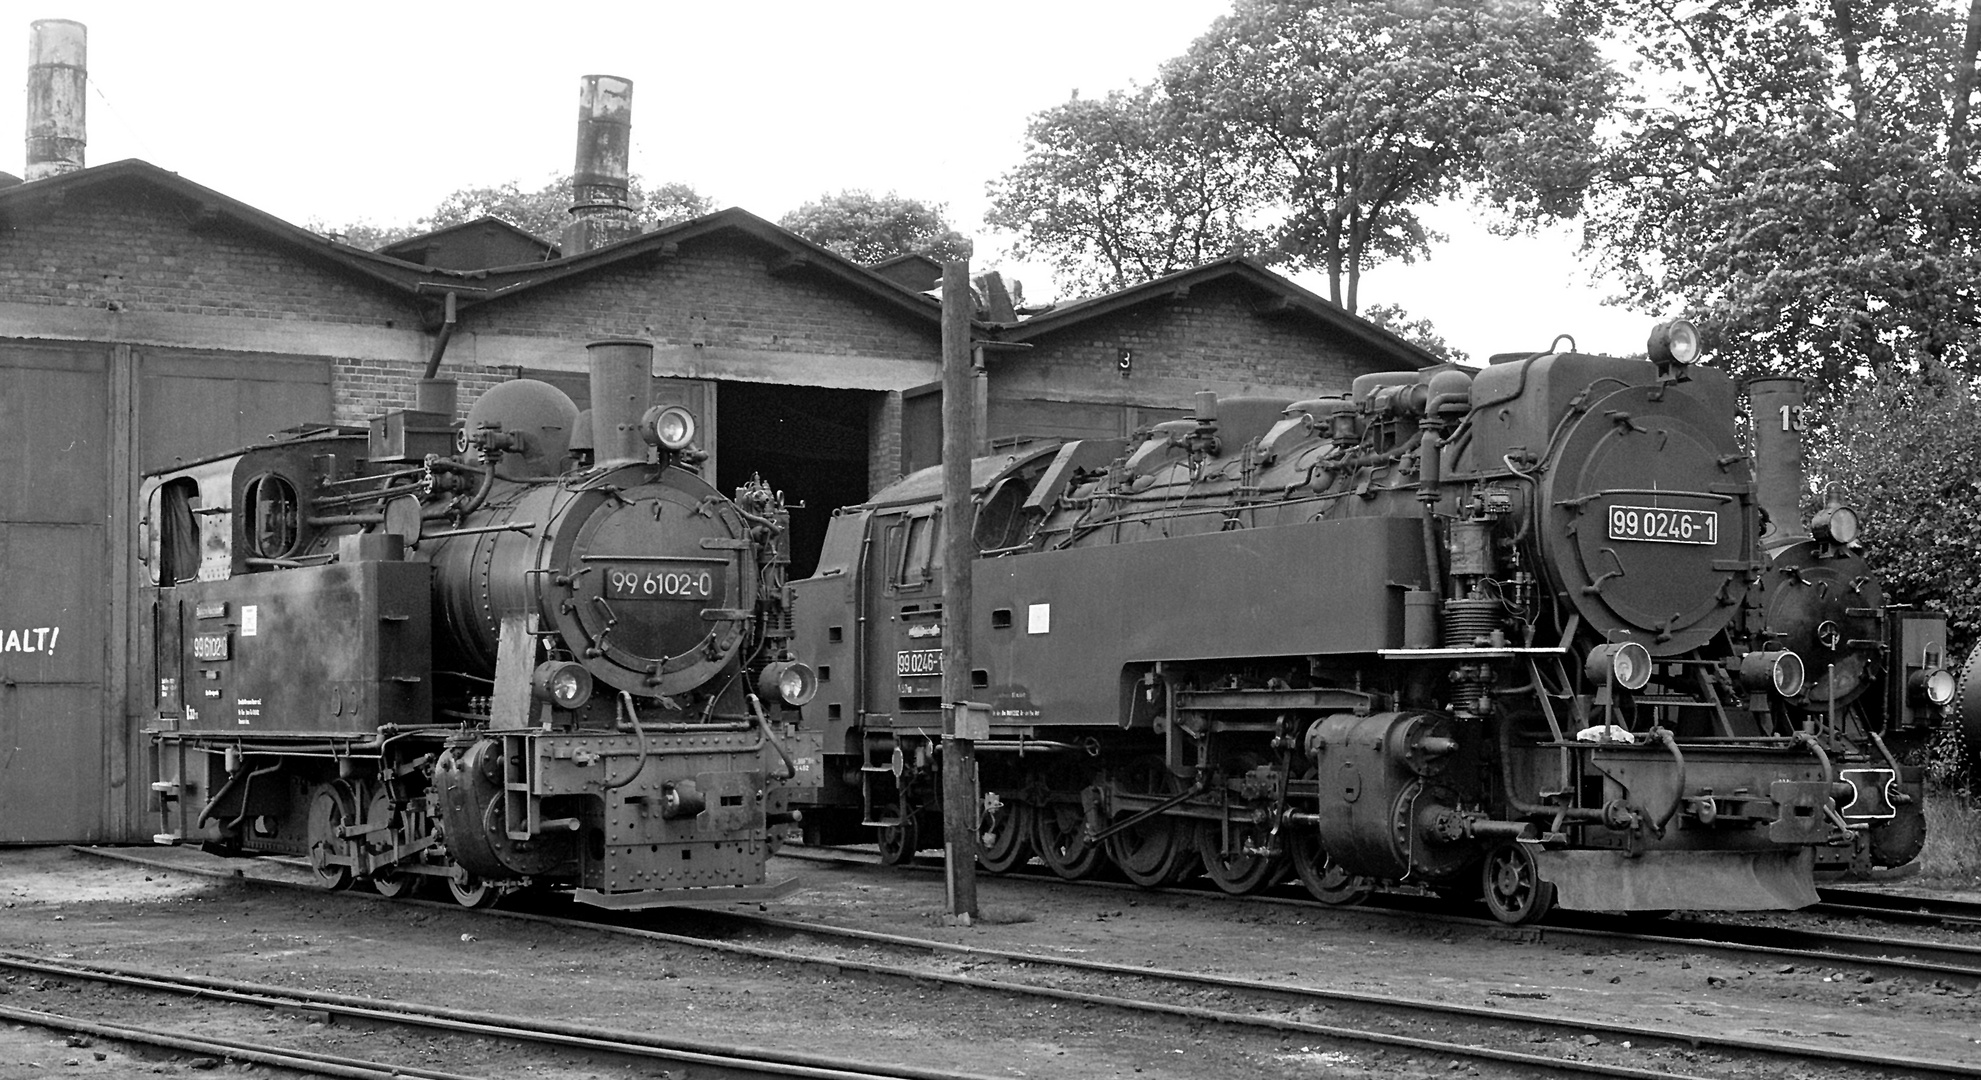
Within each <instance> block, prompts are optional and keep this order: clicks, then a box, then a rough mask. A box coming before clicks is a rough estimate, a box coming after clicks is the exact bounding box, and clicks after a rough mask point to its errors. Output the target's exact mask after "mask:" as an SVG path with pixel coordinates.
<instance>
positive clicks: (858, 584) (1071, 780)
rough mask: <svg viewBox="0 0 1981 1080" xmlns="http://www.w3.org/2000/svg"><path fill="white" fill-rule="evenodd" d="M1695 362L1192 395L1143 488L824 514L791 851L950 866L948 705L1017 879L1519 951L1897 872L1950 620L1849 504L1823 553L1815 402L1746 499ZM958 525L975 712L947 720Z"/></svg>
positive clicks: (1058, 469) (928, 479)
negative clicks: (1129, 886) (943, 770)
mask: <svg viewBox="0 0 1981 1080" xmlns="http://www.w3.org/2000/svg"><path fill="white" fill-rule="evenodd" d="M1559 343H1560V341H1559V339H1558V341H1557V344H1559ZM1697 351H1698V347H1697V336H1696V333H1695V332H1694V331H1693V330H1692V328H1691V327H1690V326H1689V325H1688V324H1685V323H1668V324H1661V325H1660V327H1659V328H1658V329H1657V331H1656V332H1655V333H1654V335H1653V338H1652V341H1651V347H1650V357H1651V358H1650V359H1619V358H1614V357H1607V356H1594V355H1585V354H1582V353H1578V352H1576V351H1574V349H1573V344H1572V342H1571V343H1570V345H1569V348H1567V349H1565V350H1554V349H1551V350H1549V351H1547V352H1543V353H1530V354H1515V355H1508V356H1499V357H1495V358H1494V362H1493V363H1492V364H1491V365H1490V366H1488V367H1486V368H1485V369H1484V370H1482V371H1477V372H1473V371H1470V370H1467V369H1463V368H1459V367H1455V366H1443V367H1436V368H1432V369H1429V370H1425V371H1411V372H1401V373H1394V374H1375V375H1366V376H1363V377H1361V378H1359V379H1357V380H1356V381H1355V383H1354V386H1353V391H1352V392H1351V393H1349V394H1346V395H1342V396H1338V397H1320V398H1314V399H1311V400H1304V401H1284V400H1272V401H1267V400H1257V399H1238V400H1226V401H1218V400H1216V398H1215V396H1214V395H1210V394H1202V395H1199V397H1198V401H1197V405H1196V409H1195V416H1194V417H1193V418H1190V419H1185V420H1175V421H1170V422H1167V423H1163V424H1160V425H1158V426H1156V427H1155V428H1154V429H1153V430H1151V431H1149V432H1147V433H1145V436H1144V437H1141V438H1139V439H1138V440H1137V441H1134V442H1132V443H1131V444H1130V446H1129V448H1128V451H1127V453H1125V454H1123V453H1122V452H1121V447H1120V444H1118V443H1105V442H1096V441H1087V442H1074V443H1067V444H1064V445H1058V444H1054V445H1046V446H1040V447H1036V448H1033V449H1030V450H1025V451H1022V452H1018V453H1014V454H1011V455H1009V456H1004V457H996V458H985V459H980V460H978V461H976V462H975V463H974V465H973V470H974V479H973V484H974V489H975V491H974V517H973V520H971V521H968V522H961V523H958V522H945V521H944V520H943V514H942V511H941V509H940V505H939V503H940V498H939V496H940V484H941V480H940V475H939V470H930V471H928V472H925V473H920V474H917V475H914V476H911V477H908V478H906V479H905V480H903V481H902V482H900V483H899V484H897V485H895V486H893V487H891V488H889V489H887V490H885V491H883V492H881V493H880V494H879V495H877V496H876V497H874V498H873V499H872V500H871V501H869V502H867V503H866V504H864V505H861V506H857V507H852V508H849V509H847V510H844V511H842V512H840V513H839V514H838V515H837V516H835V518H834V519H833V521H832V524H831V528H830V531H829V533H828V535H827V539H826V544H825V551H824V554H823V558H822V559H821V561H820V569H819V572H818V574H817V576H815V577H813V578H811V579H808V580H803V581H797V582H793V583H792V593H793V595H794V598H795V606H796V635H795V637H794V639H793V640H794V643H795V644H796V645H797V647H798V648H799V649H800V651H801V652H802V653H803V654H804V655H805V656H807V657H808V658H810V659H812V660H813V661H815V662H816V664H817V665H818V674H819V678H820V694H819V700H818V701H817V702H816V703H815V704H814V705H813V706H812V707H811V708H809V709H808V710H807V714H806V718H805V727H806V729H807V730H810V731H815V732H817V733H818V734H819V735H821V736H822V737H823V740H824V741H823V755H824V756H823V758H822V760H821V762H820V786H818V787H817V788H814V789H810V790H809V791H808V792H807V794H806V796H805V797H806V799H807V800H814V799H815V800H816V802H815V803H811V802H809V801H808V803H807V807H806V825H805V828H806V830H807V835H808V836H809V837H811V838H813V839H816V840H821V841H825V842H846V841H849V840H853V839H856V838H858V837H859V836H861V835H862V832H863V830H865V829H877V830H878V833H877V836H878V840H879V842H880V845H881V848H882V851H883V853H884V854H885V855H886V856H887V857H889V858H891V859H900V858H904V857H905V856H906V855H907V854H909V853H911V852H913V851H914V850H916V849H917V848H919V847H921V846H922V841H923V839H924V838H933V837H936V836H939V835H940V833H939V832H937V831H935V830H936V828H937V826H938V815H939V813H940V808H941V806H942V800H941V798H940V797H939V790H938V789H939V777H940V769H939V768H938V767H937V762H938V761H939V759H940V755H941V753H942V746H943V742H942V738H941V735H942V732H943V730H944V719H945V710H946V709H947V710H953V715H954V716H956V717H959V718H962V720H961V721H959V722H964V723H968V724H969V725H970V729H971V733H972V734H974V735H975V737H976V739H977V740H978V741H976V743H975V748H976V751H977V754H978V759H977V760H978V763H979V776H980V785H979V786H980V792H981V819H980V823H979V824H980V829H981V835H980V839H981V859H982V861H983V864H984V865H985V866H986V867H988V868H989V869H991V870H993V871H996V870H1003V869H1007V868H1009V867H1011V866H1013V865H1015V864H1017V863H1019V862H1022V861H1025V860H1027V859H1029V858H1030V857H1032V856H1033V855H1036V856H1037V857H1038V858H1039V859H1040V860H1041V861H1043V863H1044V864H1045V865H1046V866H1048V867H1050V868H1051V869H1052V870H1053V871H1055V872H1057V873H1058V874H1060V875H1062V876H1064V877H1068V878H1080V877H1084V876H1087V875H1090V874H1093V873H1096V872H1097V871H1099V870H1100V869H1101V868H1102V867H1103V865H1104V864H1105V863H1112V864H1113V865H1114V866H1115V867H1117V868H1118V869H1119V871H1120V873H1122V874H1123V875H1125V876H1127V877H1128V878H1130V879H1132V880H1134V881H1136V882H1138V883H1141V884H1144V885H1152V886H1153V885H1158V884H1161V883H1164V882H1170V881H1176V880H1179V879H1182V878H1186V877H1191V876H1194V875H1197V874H1203V875H1206V876H1208V877H1209V878H1210V880H1211V881H1213V882H1215V883H1216V884H1217V885H1218V886H1220V887H1221V888H1223V889H1225V890H1227V891H1230V892H1234V893H1239V892H1247V891H1251V890H1255V889H1259V888H1263V887H1265V886H1267V885H1270V884H1273V883H1275V882H1277V881H1280V880H1283V879H1284V878H1285V876H1286V875H1288V874H1289V873H1291V874H1297V875H1298V877H1299V878H1300V880H1301V881H1302V882H1303V883H1304V884H1305V885H1306V887H1307V888H1308V889H1309V890H1310V891H1311V892H1312V893H1313V894H1314V895H1315V896H1316V897H1319V898H1320V899H1322V900H1325V901H1331V902H1344V903H1345V902H1354V901H1356V900H1359V899H1360V898H1362V897H1364V896H1366V895H1367V894H1368V893H1369V891H1370V890H1371V889H1372V888H1374V887H1376V886H1378V885H1382V884H1394V883H1410V884H1416V885H1421V886H1424V887H1428V888H1430V889H1433V890H1436V891H1438V892H1440V893H1451V894H1458V895H1467V896H1479V897H1483V899H1484V900H1485V902H1486V903H1487V905H1488V906H1489V908H1490V909H1491V910H1492V912H1493V913H1494V914H1495V915H1496V916H1497V917H1499V918H1500V919H1502V920H1505V921H1507V922H1511V923H1520V922H1525V921H1529V920H1532V919H1536V918H1539V917H1540V916H1541V915H1543V914H1544V913H1545V912H1546V911H1547V910H1549V908H1550V906H1551V905H1556V904H1559V905H1561V906H1563V907H1565V908H1573V909H1585V910H1587V909H1600V910H1620V911H1645V910H1659V909H1671V908H1724V909H1766V908H1793V907H1799V906H1802V905H1805V904H1809V903H1812V902H1813V901H1814V900H1815V892H1814V888H1813V877H1812V874H1813V870H1814V868H1815V866H1816V865H1817V863H1818V862H1819V860H1820V861H1822V862H1825V863H1829V864H1836V865H1842V864H1855V865H1857V866H1859V867H1864V866H1868V865H1893V864H1897V863H1903V862H1905V861H1908V860H1909V859H1911V858H1912V857H1913V856H1914V855H1915V854H1916V853H1917V851H1918V849H1919V845H1920V843H1921V842H1922V840H1923V835H1924V832H1923V826H1922V824H1921V821H1922V818H1921V813H1920V801H1919V799H1920V776H1919V772H1918V770H1917V769H1916V768H1914V767H1912V766H1910V765H1908V764H1906V763H1905V762H1904V760H1903V759H1904V757H1905V755H1906V754H1907V752H1908V750H1909V749H1911V748H1913V747H1914V746H1915V745H1916V744H1917V743H1918V742H1919V741H1920V740H1921V738H1922V736H1923V735H1924V734H1925V732H1926V731H1927V730H1928V729H1929V728H1930V726H1931V722H1932V719H1933V715H1934V712H1935V709H1936V707H1937V706H1938V705H1940V704H1944V702H1945V699H1946V698H1947V697H1948V696H1950V693H1951V690H1950V688H1951V685H1952V680H1951V679H1950V678H1949V676H1948V674H1947V672H1946V670H1945V668H1946V664H1945V658H1944V656H1943V652H1944V643H1945V626H1944V622H1943V620H1942V619H1941V618H1940V617H1939V616H1937V615H1932V614H1924V613H1918V612H1911V611H1904V610H1901V609H1899V608H1897V607H1894V606H1892V605H1889V604H1887V603H1885V601H1884V599H1883V598H1882V596H1881V595H1880V593H1879V591H1878V587H1877V584H1876V581H1875V579H1874V578H1873V577H1872V576H1871V575H1870V573H1869V572H1868V570H1866V568H1865V567H1864V565H1863V562H1862V560H1861V558H1860V557H1859V555H1858V554H1857V552H1856V551H1855V550H1854V549H1853V548H1852V546H1851V541H1852V540H1853V539H1854V538H1855V528H1856V517H1855V514H1854V513H1853V512H1852V511H1850V510H1849V509H1848V508H1846V507H1837V506H1832V507H1828V508H1826V509H1825V510H1824V511H1823V512H1822V513H1820V514H1818V515H1817V516H1816V518H1815V520H1813V521H1811V522H1810V523H1809V527H1808V528H1806V529H1805V528H1803V527H1802V526H1801V513H1800V510H1799V509H1798V507H1797V499H1798V497H1799V494H1800V487H1801V475H1800V464H1799V456H1797V453H1796V451H1795V446H1796V443H1795V438H1796V434H1795V426H1796V424H1795V421H1796V412H1797V410H1798V409H1799V407H1800V397H1799V392H1798V390H1797V388H1795V387H1785V386H1782V385H1779V384H1775V385H1771V386H1770V388H1769V394H1770V395H1771V396H1767V397H1766V398H1765V400H1763V399H1762V398H1761V397H1760V396H1758V395H1757V399H1756V403H1755V404H1756V408H1755V416H1756V420H1757V427H1760V428H1764V429H1765V428H1768V427H1769V424H1768V423H1763V422H1762V421H1773V422H1774V423H1773V429H1772V430H1770V431H1766V432H1764V433H1763V436H1762V438H1761V441H1760V450H1759V453H1760V454H1761V455H1762V456H1763V457H1764V458H1766V460H1764V461H1763V462H1762V463H1761V465H1762V467H1761V468H1760V470H1759V475H1760V478H1761V483H1760V484H1758V485H1757V479H1756V477H1757V469H1756V462H1755V461H1754V460H1753V458H1752V457H1750V454H1749V453H1748V452H1747V451H1746V450H1743V448H1742V446H1741V444H1740V443H1739V441H1738V439H1737V437H1736V430H1735V415H1736V412H1737V411H1738V410H1737V405H1738V403H1737V401H1736V388H1735V387H1734V385H1733V383H1732V382H1731V380H1730V379H1729V378H1728V377H1727V376H1726V375H1725V374H1724V373H1722V372H1720V371H1718V370H1715V369H1712V368H1709V367H1704V366H1700V365H1698V364H1696V363H1695V360H1696V359H1697V356H1696V354H1697ZM1764 524H1765V525H1766V526H1767V527H1768V531H1767V533H1766V534H1765V536H1764V532H1763V527H1764ZM957 527H962V528H969V529H970V530H971V533H972V536H973V538H974V540H975V544H976V548H977V550H978V552H979V558H978V559H977V560H976V561H975V562H974V563H973V565H972V567H971V573H972V576H973V583H972V591H973V594H974V598H975V600H974V605H973V607H972V609H971V613H970V618H971V620H972V622H973V624H974V625H973V627H972V630H971V640H972V649H973V653H974V655H973V659H972V670H971V671H970V672H969V686H970V687H971V688H972V690H971V696H972V698H973V699H977V700H974V701H969V702H950V701H945V700H943V692H942V685H943V684H942V663H943V659H942V658H943V651H942V647H941V645H942V640H943V634H944V632H945V629H946V628H947V627H948V626H949V625H950V619H951V618H952V616H951V614H950V613H947V612H945V611H944V607H943V599H944V598H943V594H942V567H941V558H942V552H943V551H944V544H943V542H942V539H941V536H942V533H943V531H944V529H945V528H957ZM985 719H987V723H982V721H983V720H985ZM980 726H981V730H979V729H978V728H979V727H980ZM867 835H875V834H867Z"/></svg>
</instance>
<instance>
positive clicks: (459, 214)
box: [310, 175, 716, 250]
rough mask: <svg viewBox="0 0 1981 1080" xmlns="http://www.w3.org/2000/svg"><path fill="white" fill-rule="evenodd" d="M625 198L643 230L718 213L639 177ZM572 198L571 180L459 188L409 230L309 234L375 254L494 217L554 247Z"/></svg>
mask: <svg viewBox="0 0 1981 1080" xmlns="http://www.w3.org/2000/svg"><path fill="white" fill-rule="evenodd" d="M627 195H628V198H629V200H630V201H631V203H632V205H633V209H634V214H635V216H636V217H637V218H638V219H639V221H640V222H641V224H643V225H647V226H652V227H658V226H661V225H671V224H673V223H675V222H677V221H686V220H688V219H689V218H697V217H701V216H702V215H703V214H707V213H710V212H712V211H714V210H715V208H716V204H715V200H714V199H711V198H709V197H708V196H706V195H703V194H702V193H700V192H698V191H696V190H695V189H694V188H693V187H691V186H689V185H687V184H683V183H679V182H674V181H669V182H668V183H664V184H662V185H660V186H659V187H658V188H655V189H653V190H652V191H651V192H649V191H646V190H645V186H644V183H643V181H641V179H640V178H639V177H637V176H634V177H629V178H628V179H627ZM571 198H572V196H571V177H570V176H569V175H565V176H559V177H554V178H552V179H551V180H550V181H549V182H548V183H546V184H544V186H542V187H540V188H538V189H536V190H535V191H524V190H523V189H522V187H521V186H520V185H518V184H517V182H516V181H514V180H508V181H504V182H503V183H500V184H494V185H491V186H487V187H470V188H461V189H459V190H458V191H455V192H454V193H453V194H451V195H449V196H447V197H446V198H444V199H442V200H440V205H439V206H436V207H434V209H433V212H432V213H430V214H427V215H426V216H424V217H422V218H419V219H418V220H416V221H414V222H413V223H412V224H411V225H402V226H395V227H390V228H386V227H380V226H377V225H374V224H372V223H370V222H368V221H359V222H357V223H355V224H351V225H346V226H344V227H342V228H341V229H335V230H331V229H325V228H324V227H322V226H321V225H320V224H319V223H317V222H312V223H311V224H310V228H311V229H313V230H315V231H317V232H329V231H336V232H341V233H343V234H344V236H345V239H346V241H347V242H348V243H350V244H351V245H352V246H354V247H363V248H368V249H371V250H377V249H378V248H381V247H384V246H386V245H388V244H395V243H398V242H399V241H401V240H404V239H407V238H408V237H413V236H418V235H420V234H421V233H428V232H432V231H433V230H435V229H444V228H446V227H448V226H449V225H459V224H462V223H463V222H468V221H473V220H475V219H476V218H479V217H483V216H486V215H493V216H495V217H499V218H501V219H502V220H504V221H507V222H508V223H509V224H511V225H514V226H516V227H517V228H520V229H522V230H523V231H525V232H527V233H530V234H532V235H534V236H536V237H537V238H538V239H541V240H545V241H548V242H550V243H553V244H555V243H558V242H559V241H560V240H561V239H562V237H563V234H564V226H565V224H566V223H567V222H568V221H570V219H571V215H570V209H571Z"/></svg>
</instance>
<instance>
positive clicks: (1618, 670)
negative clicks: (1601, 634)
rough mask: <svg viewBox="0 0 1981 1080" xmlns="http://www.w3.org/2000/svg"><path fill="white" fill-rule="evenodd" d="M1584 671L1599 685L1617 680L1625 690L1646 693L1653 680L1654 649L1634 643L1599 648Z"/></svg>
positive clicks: (1600, 646)
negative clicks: (1652, 660) (1652, 655)
mask: <svg viewBox="0 0 1981 1080" xmlns="http://www.w3.org/2000/svg"><path fill="white" fill-rule="evenodd" d="M1582 670H1583V672H1584V673H1585V674H1587V675H1588V676H1589V678H1590V679H1591V680H1593V681H1595V682H1599V683H1600V682H1608V681H1611V680H1614V681H1615V682H1616V684H1617V685H1618V686H1621V687H1623V688H1624V689H1625V690H1642V689H1644V684H1645V683H1648V682H1650V681H1651V650H1649V649H1647V648H1645V647H1644V646H1642V645H1639V644H1638V643H1636V642H1634V641H1626V642H1623V643H1622V644H1618V645H1598V646H1596V647H1595V648H1593V649H1591V650H1589V659H1588V661H1587V662H1586V663H1584V664H1583V665H1582Z"/></svg>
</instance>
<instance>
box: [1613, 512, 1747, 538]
mask: <svg viewBox="0 0 1981 1080" xmlns="http://www.w3.org/2000/svg"><path fill="white" fill-rule="evenodd" d="M1610 539H1612V540H1650V541H1654V542H1657V543H1661V544H1717V543H1719V542H1720V515H1719V514H1718V513H1716V512H1714V511H1711V510H1664V509H1660V508H1658V507H1655V506H1612V507H1610Z"/></svg>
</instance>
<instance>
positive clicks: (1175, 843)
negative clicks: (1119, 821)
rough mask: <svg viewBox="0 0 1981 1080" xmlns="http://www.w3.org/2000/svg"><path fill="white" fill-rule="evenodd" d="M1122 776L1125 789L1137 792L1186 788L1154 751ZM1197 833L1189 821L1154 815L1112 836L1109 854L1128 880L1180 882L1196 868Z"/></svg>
mask: <svg viewBox="0 0 1981 1080" xmlns="http://www.w3.org/2000/svg"><path fill="white" fill-rule="evenodd" d="M1120 777H1121V786H1122V788H1123V789H1124V790H1127V791H1130V792H1133V793H1135V794H1137V795H1174V794H1176V793H1177V792H1179V791H1181V790H1183V781H1181V780H1179V779H1177V777H1176V774H1175V773H1172V772H1170V771H1169V766H1168V765H1166V764H1164V763H1163V760H1162V758H1160V757H1157V756H1156V755H1154V754H1146V755H1144V756H1142V757H1139V758H1136V759H1135V760H1134V761H1132V762H1130V763H1129V764H1128V767H1127V768H1126V769H1124V770H1123V771H1122V772H1121V774H1120ZM1119 816H1122V817H1126V816H1127V815H1125V814H1124V815H1119ZM1196 834H1197V828H1196V826H1195V825H1193V824H1191V823H1189V822H1186V821H1182V820H1179V819H1177V818H1164V817H1158V818H1151V819H1150V820H1148V821H1145V822H1143V823H1141V824H1140V825H1137V826H1135V827H1134V828H1132V829H1124V830H1122V831H1121V832H1118V833H1115V834H1114V835H1113V836H1110V837H1108V838H1107V856H1108V858H1110V859H1113V860H1114V865H1116V866H1118V867H1120V868H1121V873H1122V874H1123V875H1124V876H1126V877H1127V878H1128V880H1130V881H1132V882H1134V883H1135V884H1137V885H1140V886H1142V887H1143V888H1145V889H1153V888H1156V887H1158V886H1162V885H1168V884H1171V883H1173V882H1176V881H1179V880H1181V879H1182V878H1183V876H1185V875H1186V874H1188V873H1189V872H1190V870H1191V869H1193V866H1192V863H1193V862H1194V860H1195V859H1196V857H1197V844H1196V839H1197V835H1196Z"/></svg>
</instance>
